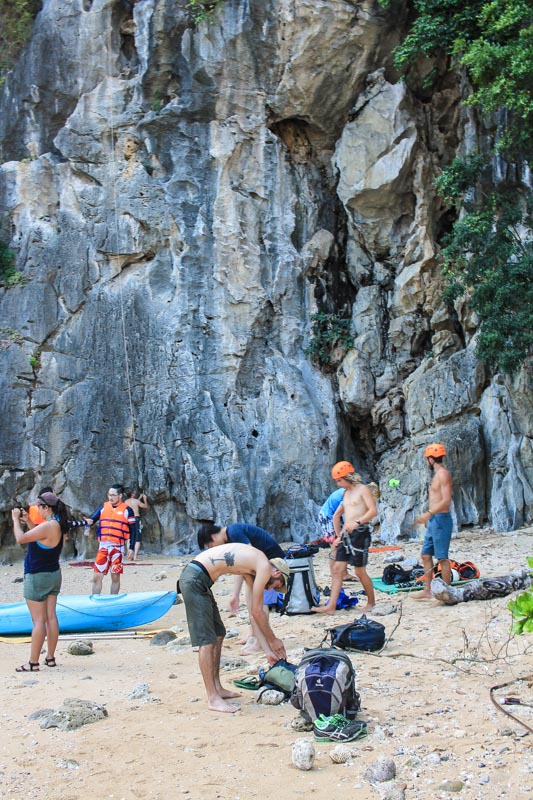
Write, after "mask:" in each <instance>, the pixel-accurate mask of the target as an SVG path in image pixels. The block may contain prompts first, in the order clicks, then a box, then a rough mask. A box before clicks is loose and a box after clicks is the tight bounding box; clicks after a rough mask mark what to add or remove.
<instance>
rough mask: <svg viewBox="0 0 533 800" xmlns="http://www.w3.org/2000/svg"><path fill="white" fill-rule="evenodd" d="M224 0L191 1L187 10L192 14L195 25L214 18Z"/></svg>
mask: <svg viewBox="0 0 533 800" xmlns="http://www.w3.org/2000/svg"><path fill="white" fill-rule="evenodd" d="M222 2H223V0H189V2H188V3H187V8H188V9H189V10H190V12H191V17H192V19H193V21H194V22H195V23H198V22H201V21H202V20H203V19H207V17H210V16H212V14H213V12H214V11H215V9H216V7H217V6H219V5H220V4H221V3H222Z"/></svg>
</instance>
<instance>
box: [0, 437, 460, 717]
mask: <svg viewBox="0 0 533 800" xmlns="http://www.w3.org/2000/svg"><path fill="white" fill-rule="evenodd" d="M445 455H446V449H445V447H444V445H442V444H431V445H428V447H427V448H426V450H425V452H424V456H425V459H426V462H427V465H428V467H429V469H430V471H431V473H432V479H431V484H430V487H429V510H428V511H427V512H425V513H424V514H421V515H420V516H419V517H417V520H416V521H417V522H419V523H424V524H426V526H427V527H426V534H425V538H424V543H423V546H422V553H421V555H422V560H423V564H424V569H425V587H424V590H423V592H421V593H420V594H419V597H422V598H427V597H431V596H432V595H431V592H430V583H431V578H432V575H433V557H435V558H436V559H437V560H438V561H439V562H440V566H441V577H442V578H443V580H444V581H445V582H447V583H449V582H450V580H451V572H450V565H449V560H448V550H449V545H450V539H451V532H452V519H451V515H450V506H451V499H452V479H451V476H450V473H449V472H448V470H447V469H446V467H445V466H444V464H443V459H444V457H445ZM331 476H332V479H333V480H334V481H335V482H336V484H337V487H338V489H337V491H339V490H340V491H341V492H342V495H337V496H336V497H335V499H334V500H333V499H332V498H333V495H330V498H328V500H330V503H329V504H327V509H326V504H324V506H323V507H322V509H321V516H320V518H319V522H320V525H321V528H322V532H323V534H325V536H324V538H326V539H329V541H330V543H331V548H332V549H331V555H330V558H331V592H330V596H329V599H328V601H327V603H326V605H324V606H319V607H317V608H314V609H313V610H314V611H315V612H317V613H325V614H334V613H335V611H336V606H337V600H338V598H339V594H340V591H341V588H342V582H343V579H344V578H345V575H346V568H347V565H348V564H350V565H352V566H353V568H354V570H355V575H356V578H357V579H358V580H359V581H360V582H361V585H362V588H363V590H364V592H365V594H366V597H367V604H366V606H365V607H363V609H362V610H363V611H367V612H368V611H371V610H372V608H373V607H374V604H375V596H374V588H373V585H372V581H371V578H370V577H369V575H368V573H367V571H366V565H367V563H368V553H369V548H370V543H371V528H370V526H369V522H370V521H371V520H372V519H373V518H374V517H376V516H377V513H378V511H377V506H376V499H377V496H378V491H379V490H378V489H377V486H376V485H375V484H374V485H366V484H364V483H363V482H362V479H361V476H360V475H358V474H357V472H356V471H355V468H354V467H353V465H352V464H351V463H350V462H349V461H340V462H338V463H337V464H335V465H334V467H333V468H332V471H331ZM49 488H50V487H46V490H45V491H42V492H40V494H39V499H38V502H37V503H36V506H37V511H38V513H39V514H40V516H41V518H42V522H40V523H38V524H36V523H35V522H34V521H33V520H32V519H31V515H30V513H29V512H26V511H23V510H21V509H20V508H16V509H14V510H13V511H12V518H13V528H14V533H15V538H16V540H17V542H19V543H20V544H27V545H28V551H27V554H26V559H25V563H24V573H25V574H24V597H25V599H26V602H27V604H28V608H29V610H30V613H31V616H32V620H33V632H32V642H31V650H30V660H29V661H28V663H27V664H23V665H22V666H21V667H19V668H17V671H21V672H27V671H36V670H38V669H39V658H40V654H41V649H42V647H43V644H44V640H45V638H46V639H47V653H46V656H45V662H44V663H45V665H47V666H50V667H53V666H56V661H55V649H56V646H57V641H58V635H59V629H58V624H57V616H56V601H57V595H58V594H59V590H60V587H61V570H60V567H59V556H60V553H61V547H62V544H63V538H64V536H65V534H66V533H67V530H68V526H69V523H68V512H67V509H66V507H65V505H64V504H63V503H62V501H61V500H60V499H59V498H58V497H57V495H55V494H54V493H53V492H52V491H51V490H49ZM334 494H336V493H334ZM134 499H137V500H138V501H139V503H138V505H136V507H135V508H133V507H132V505H131V499H125V497H124V490H123V489H122V487H120V486H118V485H116V484H115V485H113V486H112V487H111V488H110V489H109V492H108V495H107V500H106V501H105V502H104V503H103V504H102V505H101V506H100V508H99V509H97V510H96V511H95V512H94V514H92V515H91V517H87V518H85V523H86V524H87V525H94V524H95V523H98V524H99V534H98V535H99V539H100V542H99V549H98V553H97V555H96V558H95V564H94V575H93V593H100V592H101V590H102V582H103V576H104V575H106V574H107V573H108V572H109V571H111V580H112V584H111V593H116V592H118V591H119V587H120V575H121V574H122V571H123V568H122V561H123V556H124V549H125V546H126V544H127V543H128V542H129V543H130V547H129V549H128V552H133V557H135V550H134V547H135V545H133V548H132V546H131V541H130V531H131V527H132V525H133V524H134V523H135V521H136V520H135V517H136V516H137V517H138V514H139V510H140V509H141V508H146V507H147V502H146V497H145V496H144V495H142V494H141V495H140V496H139V497H138V498H134ZM334 503H336V508H335V510H334V513H333V515H332V516H331V517H330V518H329V520H330V521H331V525H329V520H328V518H327V517H326V514H327V513H329V511H330V510H331V508H332V504H334ZM30 510H31V509H30ZM21 523H24V524H25V526H26V528H27V530H26V531H24V530H23V529H22V525H21ZM331 528H332V529H333V531H332V530H331ZM198 548H199V551H200V552H199V553H198V554H197V555H196V556H195V557H194V559H192V561H190V562H189V563H188V564H187V565H186V566H185V568H184V569H183V571H182V573H181V575H180V578H179V582H178V587H179V591H180V592H181V594H182V596H183V600H184V603H185V610H186V615H187V624H188V627H189V633H190V639H191V644H192V645H193V647H195V648H198V657H199V665H200V671H201V674H202V679H203V682H204V685H205V689H206V693H207V703H208V708H209V709H210V710H212V711H219V712H225V713H233V712H235V711H236V710H238V708H239V706H238V704H237V703H236V702H235V699H236V698H237V697H238V695H239V693H238V692H234V691H232V690H230V689H226V688H224V687H223V686H222V683H221V680H220V659H221V652H222V644H223V641H224V637H225V635H226V629H225V626H224V623H223V621H222V617H221V614H220V610H219V608H218V606H217V603H216V601H215V598H214V596H213V592H212V588H211V587H212V586H213V584H214V583H215V581H216V580H217V579H218V578H220V577H221V576H223V575H233V576H234V589H233V594H232V596H231V599H230V611H231V613H233V614H235V613H236V612H237V610H238V608H239V604H240V600H239V597H240V591H241V588H242V585H243V584H244V586H245V597H246V604H247V607H248V612H249V618H250V625H251V638H250V640H249V641H246V643H245V649H244V651H243V654H246V655H247V654H250V653H252V652H255V651H263V652H264V654H265V656H266V658H267V660H268V661H269V663H270V664H274V663H276V661H278V660H279V659H284V658H286V651H285V646H284V644H283V642H282V641H281V639H279V638H278V637H277V636H276V635H275V633H274V631H273V630H272V628H271V625H270V622H269V616H268V606H269V605H270V604H271V601H272V592H274V593H275V594H277V592H281V593H285V592H286V591H287V588H288V583H289V577H290V568H289V566H288V564H287V561H286V560H285V558H284V552H283V550H282V549H281V547H280V546H279V544H278V543H277V542H276V541H275V539H274V538H273V537H272V536H271V535H270V534H269V533H267V531H264V530H263V529H262V528H259V527H257V526H255V525H249V524H247V523H234V524H230V525H226V526H219V525H215V524H212V523H209V524H206V525H203V526H202V527H201V529H200V531H199V532H198Z"/></svg>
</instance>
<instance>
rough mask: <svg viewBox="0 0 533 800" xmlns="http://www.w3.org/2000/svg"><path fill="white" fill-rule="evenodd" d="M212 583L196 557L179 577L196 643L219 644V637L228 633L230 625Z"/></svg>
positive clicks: (189, 623)
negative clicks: (221, 613)
mask: <svg viewBox="0 0 533 800" xmlns="http://www.w3.org/2000/svg"><path fill="white" fill-rule="evenodd" d="M212 585H213V581H212V580H211V578H210V577H209V575H208V574H207V572H204V570H203V569H202V567H201V566H199V564H196V563H195V562H194V561H191V563H190V564H187V566H186V567H185V569H184V570H183V572H182V573H181V575H180V578H179V586H180V592H181V594H182V596H183V602H184V603H185V611H186V613H187V625H188V626H189V635H190V637H191V644H192V646H193V647H202V646H203V645H206V644H216V641H217V639H218V637H220V636H222V637H224V636H225V635H226V628H225V627H224V623H223V622H222V618H221V616H220V611H219V610H218V606H217V604H216V602H215V598H214V597H213V592H212V591H211V586H212Z"/></svg>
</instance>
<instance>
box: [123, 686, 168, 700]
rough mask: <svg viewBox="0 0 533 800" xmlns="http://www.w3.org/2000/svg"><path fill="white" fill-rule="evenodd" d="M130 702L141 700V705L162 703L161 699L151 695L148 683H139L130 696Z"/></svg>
mask: <svg viewBox="0 0 533 800" xmlns="http://www.w3.org/2000/svg"><path fill="white" fill-rule="evenodd" d="M128 700H140V702H141V703H160V702H161V700H160V699H159V697H156V696H155V695H152V694H150V687H149V686H148V684H147V683H138V684H137V686H135V687H134V688H133V689H132V690H131V692H130V693H129V695H128Z"/></svg>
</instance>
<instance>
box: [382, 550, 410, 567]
mask: <svg viewBox="0 0 533 800" xmlns="http://www.w3.org/2000/svg"><path fill="white" fill-rule="evenodd" d="M404 559H405V553H404V552H402V551H399V552H395V553H387V555H386V556H384V557H383V563H384V564H396V563H397V562H400V561H403V560H404Z"/></svg>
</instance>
